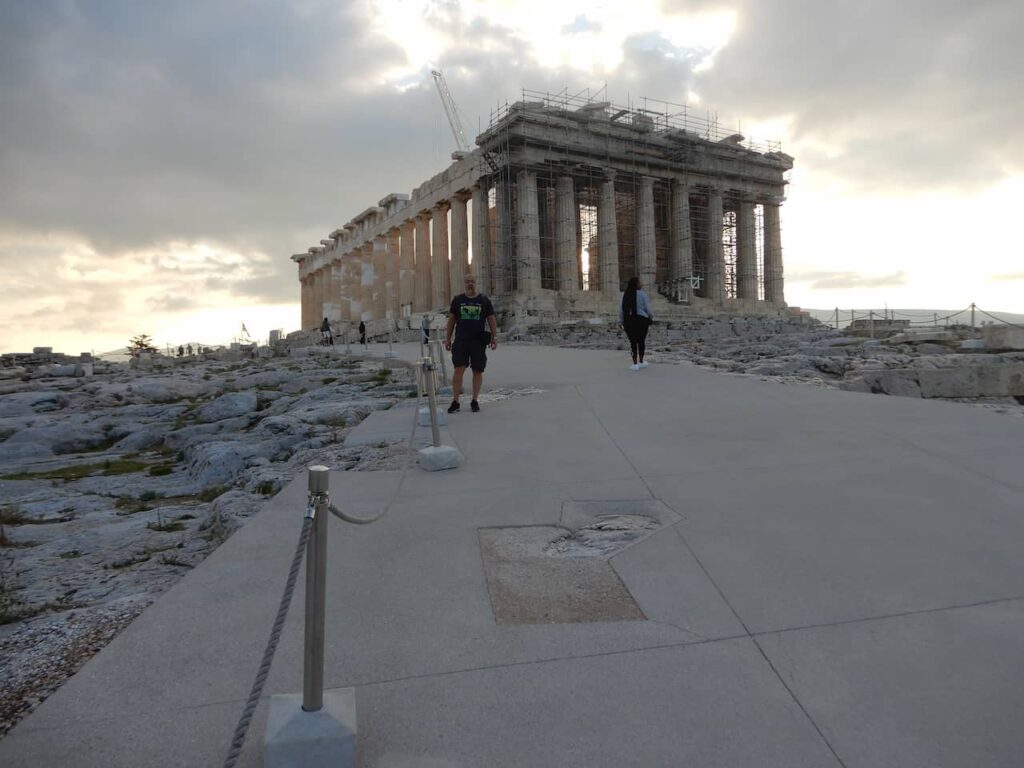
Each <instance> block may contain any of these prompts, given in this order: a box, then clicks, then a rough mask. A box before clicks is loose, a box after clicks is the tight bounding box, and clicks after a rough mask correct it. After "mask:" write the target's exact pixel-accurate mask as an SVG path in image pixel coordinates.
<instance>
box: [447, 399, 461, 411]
mask: <svg viewBox="0 0 1024 768" xmlns="http://www.w3.org/2000/svg"><path fill="white" fill-rule="evenodd" d="M457 410H459V401H458V400H452V404H451V405H449V406H448V413H455V412H456V411H457Z"/></svg>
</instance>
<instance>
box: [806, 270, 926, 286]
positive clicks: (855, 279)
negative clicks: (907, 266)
mask: <svg viewBox="0 0 1024 768" xmlns="http://www.w3.org/2000/svg"><path fill="white" fill-rule="evenodd" d="M786 282H787V283H810V284H811V288H813V289H818V290H825V289H830V288H884V287H890V286H897V285H906V283H907V276H906V274H904V273H903V272H894V273H893V274H891V275H861V274H858V273H857V272H802V273H796V274H787V275H786Z"/></svg>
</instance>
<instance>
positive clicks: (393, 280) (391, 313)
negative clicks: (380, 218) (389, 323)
mask: <svg viewBox="0 0 1024 768" xmlns="http://www.w3.org/2000/svg"><path fill="white" fill-rule="evenodd" d="M400 238H401V231H400V230H399V229H398V227H392V228H391V229H389V230H388V248H387V269H386V270H385V274H386V278H385V279H386V289H385V298H386V307H385V309H386V313H387V318H388V320H397V319H398V318H400V317H401V316H402V309H401V307H400V306H399V303H398V284H399V279H400V278H399V275H400V269H401V258H402V257H401V253H400V245H399V242H400Z"/></svg>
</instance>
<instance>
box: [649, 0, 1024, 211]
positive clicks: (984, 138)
mask: <svg viewBox="0 0 1024 768" xmlns="http://www.w3.org/2000/svg"><path fill="white" fill-rule="evenodd" d="M728 5H729V6H730V7H733V8H735V9H736V10H737V28H736V30H735V34H734V35H733V37H732V39H730V40H729V42H728V44H727V45H725V46H724V47H723V48H722V49H721V50H720V51H718V52H717V53H716V54H715V58H714V65H713V66H712V67H710V68H709V69H707V70H706V71H704V72H702V73H701V76H700V78H699V80H698V89H699V92H700V94H701V97H702V98H703V99H704V101H705V102H707V103H708V104H715V105H717V107H718V108H719V109H723V110H725V111H727V112H728V113H730V114H735V115H740V116H747V117H749V118H755V119H770V118H776V117H780V116H784V117H786V118H787V119H788V120H789V122H790V126H791V134H792V135H791V141H793V142H795V145H796V150H795V152H794V153H795V154H796V156H797V161H798V162H813V164H814V167H815V168H816V169H817V170H818V171H824V172H827V173H830V174H832V175H834V176H837V177H841V178H844V179H846V180H847V181H848V182H852V183H854V184H858V185H862V186H865V187H874V188H878V187H887V188H889V189H894V188H902V189H917V190H920V189H932V188H935V187H949V188H955V189H957V190H958V191H960V192H965V191H969V190H970V189H977V188H979V187H981V186H985V185H989V184H992V183H994V182H996V181H998V180H999V179H1001V178H1003V177H1004V176H1005V175H1008V174H1011V173H1020V172H1024V144H1022V143H1021V141H1020V136H1019V128H1018V126H1020V124H1021V123H1022V121H1024V100H1021V99H1018V98H1014V97H1010V94H1013V93H1014V92H1015V91H1016V89H1017V88H1018V85H1019V83H1020V82H1021V80H1022V79H1024V56H1021V54H1020V41H1021V37H1022V35H1024V14H1022V13H1021V12H1020V4H1019V3H1018V2H1016V0H983V1H982V2H977V3H971V4H964V3H958V2H953V0H939V1H935V0H906V1H905V2H900V3H897V4H892V3H889V2H883V0H864V2H859V3H808V2H802V1H800V0H781V1H780V2H773V3H763V2H754V0H736V1H735V2H731V3H729V4H728ZM666 7H667V8H669V9H672V8H684V7H689V4H688V3H683V2H679V3H666ZM805 145H809V146H811V147H813V146H819V147H820V146H823V145H824V146H827V147H828V149H829V151H828V152H827V153H825V154H823V155H820V156H817V157H811V156H810V155H809V153H808V152H805V151H804V148H805Z"/></svg>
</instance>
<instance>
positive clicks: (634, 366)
mask: <svg viewBox="0 0 1024 768" xmlns="http://www.w3.org/2000/svg"><path fill="white" fill-rule="evenodd" d="M629 370H631V371H639V370H640V365H639V364H638V363H633V364H632V365H631V366H629Z"/></svg>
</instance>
